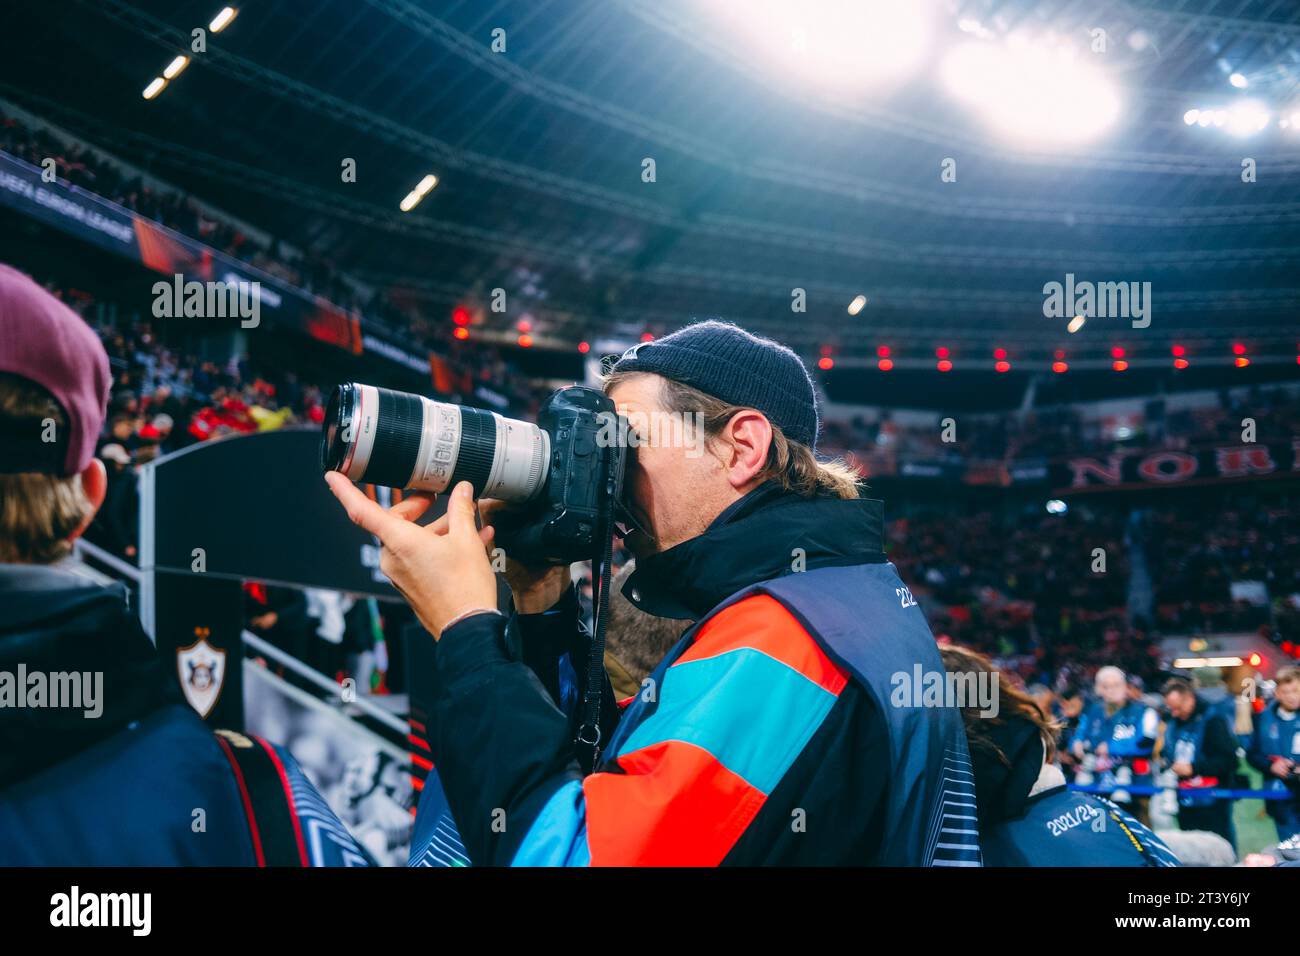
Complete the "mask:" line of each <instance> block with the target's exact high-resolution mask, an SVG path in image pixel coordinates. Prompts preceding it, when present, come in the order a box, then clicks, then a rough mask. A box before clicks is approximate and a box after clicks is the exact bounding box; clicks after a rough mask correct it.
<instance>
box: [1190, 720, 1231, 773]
mask: <svg viewBox="0 0 1300 956" xmlns="http://www.w3.org/2000/svg"><path fill="white" fill-rule="evenodd" d="M1192 772H1193V773H1194V774H1195V775H1196V776H1199V777H1218V778H1219V780H1220V781H1222V782H1223V783H1224V784H1227V783H1228V782H1230V781H1231V780H1232V778H1233V777H1234V776H1235V775H1236V773H1237V742H1236V740H1235V739H1233V736H1232V732H1231V731H1230V730H1229V729H1228V723H1227V721H1225V720H1224V719H1223V718H1222V717H1214V716H1211V717H1208V718H1207V722H1206V726H1205V740H1204V742H1203V743H1202V745H1201V753H1200V755H1199V758H1198V759H1197V761H1196V762H1195V763H1194V764H1193V765H1192Z"/></svg>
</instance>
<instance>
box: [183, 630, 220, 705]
mask: <svg viewBox="0 0 1300 956" xmlns="http://www.w3.org/2000/svg"><path fill="white" fill-rule="evenodd" d="M194 633H195V635H196V636H197V637H198V640H197V641H195V642H194V643H193V644H191V645H190V646H189V647H181V648H178V649H177V651H176V671H177V673H178V674H179V676H180V679H181V690H183V691H184V692H185V699H186V700H188V701H189V702H190V706H191V707H193V708H194V709H195V710H196V711H198V714H199V716H200V717H207V716H208V714H210V713H211V712H212V708H213V707H215V706H216V705H217V701H218V700H219V699H220V697H221V687H222V685H223V684H224V683H225V680H226V652H225V651H223V650H221V649H220V648H216V647H213V646H212V645H211V644H209V643H208V641H207V638H208V635H209V633H211V632H210V631H209V629H208V628H206V627H196V628H195V629H194Z"/></svg>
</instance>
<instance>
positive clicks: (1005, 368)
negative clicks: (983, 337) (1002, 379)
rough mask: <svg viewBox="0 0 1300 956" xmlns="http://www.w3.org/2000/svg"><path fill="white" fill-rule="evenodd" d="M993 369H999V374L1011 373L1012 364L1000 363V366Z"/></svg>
mask: <svg viewBox="0 0 1300 956" xmlns="http://www.w3.org/2000/svg"><path fill="white" fill-rule="evenodd" d="M993 367H994V368H995V369H997V370H998V371H999V372H1009V371H1011V363H1010V362H998V364H997V365H994V366H993Z"/></svg>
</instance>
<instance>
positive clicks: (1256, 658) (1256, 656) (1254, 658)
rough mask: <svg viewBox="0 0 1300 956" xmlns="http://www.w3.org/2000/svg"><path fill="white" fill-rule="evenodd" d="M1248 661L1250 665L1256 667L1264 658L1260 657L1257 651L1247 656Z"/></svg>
mask: <svg viewBox="0 0 1300 956" xmlns="http://www.w3.org/2000/svg"><path fill="white" fill-rule="evenodd" d="M1249 662H1250V666H1251V667H1258V666H1259V665H1260V664H1263V663H1264V658H1263V657H1261V656H1260V655H1259V654H1258V653H1255V654H1251V655H1250V658H1249Z"/></svg>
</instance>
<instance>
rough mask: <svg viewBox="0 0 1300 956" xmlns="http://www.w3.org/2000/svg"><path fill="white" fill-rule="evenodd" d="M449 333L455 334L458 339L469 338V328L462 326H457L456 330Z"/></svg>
mask: <svg viewBox="0 0 1300 956" xmlns="http://www.w3.org/2000/svg"><path fill="white" fill-rule="evenodd" d="M451 334H452V335H454V336H456V338H458V339H462V340H463V339H467V338H469V329H466V328H463V327H461V328H457V329H456V331H455V332H453V333H451Z"/></svg>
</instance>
